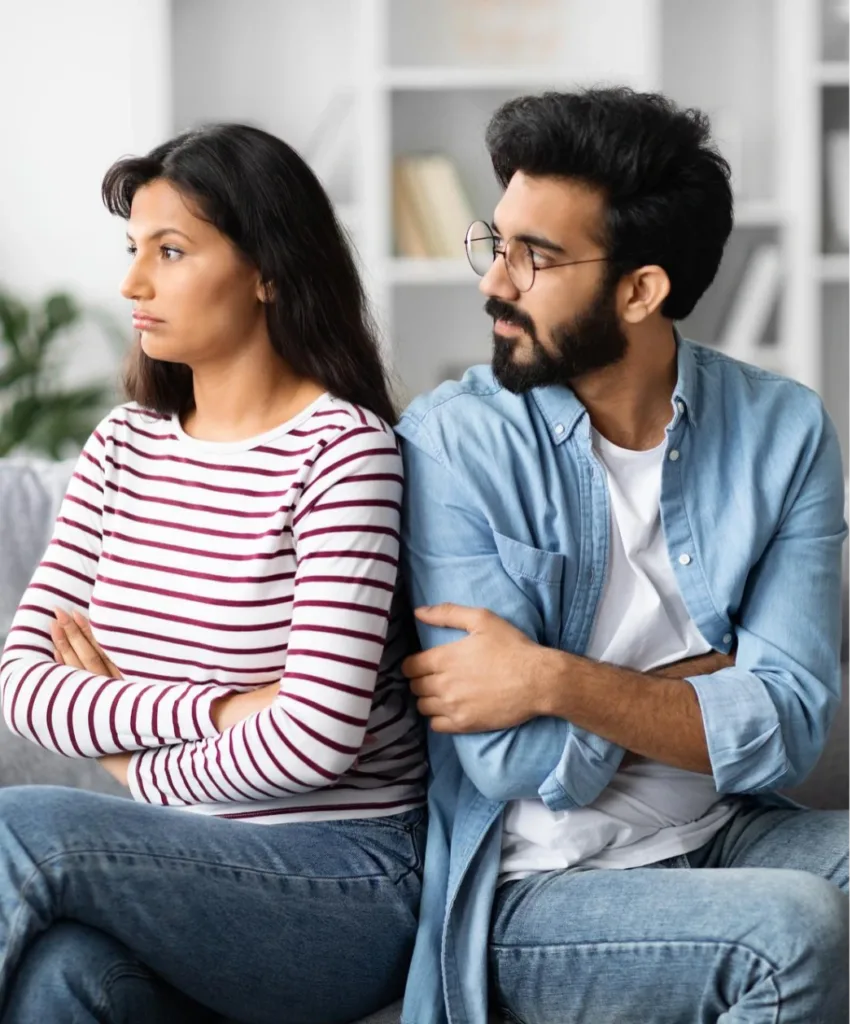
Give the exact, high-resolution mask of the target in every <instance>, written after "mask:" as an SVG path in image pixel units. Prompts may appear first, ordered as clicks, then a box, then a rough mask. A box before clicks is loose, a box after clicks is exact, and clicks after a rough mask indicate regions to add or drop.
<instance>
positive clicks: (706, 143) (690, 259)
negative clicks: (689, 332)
mask: <svg viewBox="0 0 852 1024" xmlns="http://www.w3.org/2000/svg"><path fill="white" fill-rule="evenodd" d="M486 144H487V146H488V151H489V153H490V154H491V162H492V165H493V167H494V171H495V173H496V175H497V178H498V180H499V181H500V182H501V184H502V185H503V187H504V188H505V186H506V185H508V183H509V180H510V179H511V177H512V175H513V174H514V173H515V172H516V171H522V172H523V173H524V174H528V175H531V176H534V177H539V176H540V177H544V176H548V177H549V176H554V177H562V178H574V179H576V180H579V181H584V182H586V183H587V184H589V185H591V186H592V187H593V188H596V189H600V190H601V191H602V192H603V193H604V196H605V199H606V214H605V222H604V225H603V235H604V237H603V238H601V239H600V241H601V242H602V244H603V245H604V247H605V248H606V250H607V253H608V255H609V256H610V258H611V260H612V261H613V262H612V264H611V265H612V268H613V271H614V276H615V278H616V280H617V278H618V277H619V276H620V275H621V274H624V273H628V272H629V271H631V270H634V269H636V267H641V266H643V265H646V264H651V263H653V264H656V265H658V266H660V267H662V268H663V270H665V272H666V273H667V274H668V276H669V280H670V282H671V291H670V293H669V295H668V297H667V298H666V300H665V302H664V303H663V306H662V314H663V316H665V317H670V318H671V319H672V320H682V319H683V318H684V317H686V316H688V315H689V314H690V313H691V312H692V309H693V307H694V306H695V304H696V302H698V300H699V299H700V298H701V296H702V295H703V294H704V292H705V291H706V290H707V288H708V287H709V285H710V283H711V281H712V280H713V278H714V277H715V276H716V271H717V270H718V269H719V263H720V261H721V259H722V252H723V250H724V248H725V243H726V242H727V240H728V236H729V235H730V233H731V228H732V227H733V197H732V194H731V181H730V178H731V170H730V167H729V166H728V164H727V162H726V161H725V159H724V158H723V157H722V156H721V154H720V153H719V151H718V150H717V149H716V147H715V145H714V144H713V141H712V139H711V136H710V122H709V119H708V118H707V116H706V115H705V114H702V113H701V111H700V110H694V109H686V110H683V109H680V108H679V107H677V106H675V104H674V103H673V102H672V101H671V100H669V99H666V97H665V96H661V95H660V94H659V93H638V92H634V91H633V90H632V89H628V88H613V89H587V90H584V91H582V92H575V93H556V92H551V93H545V94H544V95H542V96H519V97H517V98H516V99H512V100H509V101H508V102H507V103H505V104H504V105H503V106H502V107H500V109H499V110H498V111H497V112H496V113H495V114H494V116H493V117H492V118H491V121H490V123H489V125H488V128H487V130H486Z"/></svg>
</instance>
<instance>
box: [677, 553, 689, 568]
mask: <svg viewBox="0 0 852 1024" xmlns="http://www.w3.org/2000/svg"><path fill="white" fill-rule="evenodd" d="M678 561H679V562H680V564H681V565H689V563H690V562H691V561H692V557H691V555H688V554H687V553H686V552H685V551H684V553H683V554H682V555H681V556H680V558H678Z"/></svg>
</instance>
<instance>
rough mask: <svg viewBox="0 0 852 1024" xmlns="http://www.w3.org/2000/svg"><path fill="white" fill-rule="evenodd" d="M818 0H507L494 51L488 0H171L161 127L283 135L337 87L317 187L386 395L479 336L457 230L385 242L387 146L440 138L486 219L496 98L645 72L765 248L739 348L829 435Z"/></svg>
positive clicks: (434, 370)
mask: <svg viewBox="0 0 852 1024" xmlns="http://www.w3.org/2000/svg"><path fill="white" fill-rule="evenodd" d="M838 2H839V0H748V2H747V3H743V2H742V0H714V2H713V3H708V2H707V0H629V2H628V0H552V2H551V0H525V3H524V5H523V7H524V18H523V19H522V20H521V21H519V20H518V19H517V7H518V4H517V3H516V4H515V5H514V7H515V18H514V21H513V23H512V31H513V32H514V36H513V37H512V42H511V45H509V46H508V47H507V48H506V49H505V53H502V54H501V53H500V52H499V45H497V47H496V49H495V40H496V41H497V44H499V41H500V32H504V34H505V25H502V26H501V24H500V23H499V18H497V16H496V15H495V18H497V20H496V21H494V23H493V24H492V23H491V22H489V21H488V18H489V11H494V10H495V9H497V10H498V14H499V8H500V3H501V0H312V3H311V4H310V5H306V4H303V3H300V2H299V0H252V10H253V12H254V13H255V15H256V17H253V18H252V19H246V18H245V5H244V3H243V2H242V0H173V6H174V10H175V12H176V17H177V20H178V25H179V27H181V26H182V30H181V31H178V32H176V33H175V44H174V45H175V48H176V50H175V53H174V55H173V68H174V75H175V78H176V90H177V92H178V93H180V96H182V97H183V101H182V102H177V108H178V109H180V111H181V115H182V123H181V124H179V125H176V127H185V126H186V122H187V121H188V120H191V119H192V117H193V111H195V112H196V113H197V115H198V118H199V119H208V120H209V119H211V117H213V116H216V115H217V114H220V115H221V116H223V117H231V118H233V117H241V118H243V119H249V120H253V121H254V122H255V123H260V124H262V125H263V126H265V127H268V128H270V130H272V131H275V132H276V133H278V134H280V135H282V136H283V137H284V138H286V139H287V140H288V141H290V142H292V143H293V144H294V145H296V147H297V148H300V147H301V146H302V145H303V142H304V139H305V138H306V137H307V136H308V135H309V129H310V127H311V125H312V124H313V123H315V121H316V119H317V118H318V117H319V116H320V115H321V113H322V108H323V106H324V104H325V103H326V102H328V100H329V97H331V96H332V95H333V94H334V92H335V90H340V89H348V90H351V91H352V93H353V94H354V98H355V104H354V115H353V116H354V119H355V124H354V127H355V131H354V133H353V137H354V139H355V140H356V141H355V144H354V145H353V150H352V154H351V161H349V164H348V166H347V168H346V179H345V182H344V183H343V184H341V183H340V182H337V183H335V184H334V186H333V187H332V186H331V184H330V186H329V187H330V188H331V191H332V197H333V199H334V200H335V201H336V203H337V206H338V211H339V214H340V217H341V220H342V221H343V223H344V224H345V225H346V227H347V230H348V231H349V232H350V235H351V237H352V238H353V240H354V241H355V243H356V245H357V249H358V253H359V260H360V265H361V267H362V270H363V272H364V276H365V281H366V284H367V288H368V291H369V294H370V296H371V299H372V301H373V304H374V307H375V310H376V313H377V318H378V320H379V323H380V326H381V327H382V330H383V337H384V339H385V342H386V354H387V357H388V360H389V361H390V362H392V363H393V365H394V366H395V368H396V370H397V373H398V375H399V377H400V378H401V380H402V384H403V395H402V397H403V398H405V397H407V396H408V395H410V394H413V393H416V392H419V391H422V390H425V389H427V388H430V387H433V386H434V385H435V384H437V383H438V381H439V379H440V377H441V376H442V375H444V374H446V373H448V372H453V371H454V370H457V369H460V368H463V367H464V366H465V365H466V364H470V363H473V362H480V361H487V360H488V359H489V358H490V348H491V340H490V322H489V321H488V319H487V318H486V317H485V316H484V314H483V312H482V305H483V302H484V300H483V297H482V296H481V295H480V293H479V292H478V289H477V278H476V277H475V275H474V274H473V273H472V272H471V271H470V270H469V268H468V267H467V264H466V261H465V260H464V257H463V253H462V247H461V239H460V240H459V255H458V259H449V260H447V259H443V260H423V259H403V258H399V257H397V256H396V255H395V251H394V245H393V225H392V218H391V205H392V164H393V159H394V157H395V156H396V155H398V154H403V153H412V152H413V153H417V152H431V151H438V152H445V153H447V155H449V156H450V157H451V158H452V159H453V161H454V163H455V165H456V166H457V168H458V170H459V173H460V176H461V179H462V182H463V184H464V186H465V189H466V191H467V192H468V193H469V196H470V199H471V204H472V206H473V208H474V210H475V212H476V215H477V216H482V217H484V218H486V219H487V218H489V217H490V215H491V212H492V210H493V206H494V204H495V203H496V201H497V199H498V197H499V188H498V186H497V184H496V182H495V181H494V178H493V174H492V171H491V168H490V162H489V160H488V157H487V154H486V151H485V146H484V139H483V132H484V127H485V124H486V123H487V120H488V118H489V116H490V114H491V113H492V112H493V110H494V109H495V108H496V107H497V106H498V105H499V104H500V103H501V102H503V100H505V99H507V98H509V97H510V96H513V95H518V94H520V93H524V92H541V91H543V90H545V89H548V88H557V89H570V88H575V87H578V86H585V85H596V84H626V85H630V86H633V87H635V88H638V89H650V90H655V89H661V90H663V91H664V92H666V93H667V94H669V95H671V96H672V98H673V99H675V100H676V101H677V102H678V103H681V104H685V105H694V106H698V107H700V108H701V109H703V110H706V111H707V112H708V113H709V114H710V115H711V119H712V120H713V123H714V128H715V129H716V132H717V135H718V137H719V141H720V145H721V148H722V151H723V153H725V155H726V156H728V157H729V158H730V159H731V162H732V164H733V165H734V169H735V186H736V188H735V191H736V208H735V221H736V226H735V236H736V240H737V244H739V243H742V244H745V243H748V244H752V242H753V243H754V244H759V243H761V242H765V241H775V242H777V243H778V245H779V246H780V247H781V251H782V256H783V266H784V278H783V282H782V287H781V289H780V292H781V296H782V298H781V300H780V304H779V308H778V311H777V313H776V315H774V316H773V318H772V322H771V323H770V324H769V325H768V327H767V329H766V336H765V337H764V338H763V339H762V343H761V345H760V347H759V348H757V349H755V353H754V359H755V361H758V362H762V363H763V364H764V365H766V366H767V367H771V368H772V369H776V370H781V371H782V372H785V373H788V374H789V375H790V376H793V377H795V378H797V379H799V380H802V381H803V382H805V383H807V384H808V385H810V386H812V387H814V388H816V389H817V390H819V391H820V392H822V393H823V394H824V395H825V396H826V399H827V401H828V402H829V405H830V407H831V406H832V405H833V407H832V408H831V411H832V413H833V415H834V416H835V419H836V420H837V421H838V424H839V426H840V427H841V432H842V433H844V434H845V433H846V430H845V421H844V417H848V393H847V392H848V387H847V381H846V378H845V377H844V378H843V382H842V388H841V386H840V385H839V384H838V379H839V375H840V374H841V373H842V367H843V363H844V359H845V360H846V363H847V364H848V297H847V286H848V281H849V257H848V252H840V251H837V247H836V246H832V245H829V244H828V243H827V241H826V229H825V206H824V204H825V198H824V192H825V187H824V167H823V151H824V146H823V133H824V131H825V130H826V126H828V127H832V126H834V127H838V124H837V122H838V118H839V117H840V113H839V112H840V111H842V97H843V96H845V97H846V100H845V102H846V103H847V105H848V87H849V61H848V41H845V42H844V41H843V40H842V39H841V38H840V34H839V33H838V32H837V31H836V30H834V29H827V28H826V26H827V22H826V20H825V16H826V14H827V13H830V12H831V11H832V10H835V9H836V8H837V5H838ZM548 18H551V19H552V20H553V25H552V27H548V21H547V19H548ZM253 40H254V44H253V43H252V41H253ZM252 45H254V47H255V50H253V49H252ZM257 48H259V51H260V54H261V55H262V59H257V52H255V51H256V49H257ZM279 51H280V52H281V53H282V59H280V60H278V61H276V62H273V61H271V60H269V57H268V56H266V55H271V54H274V53H276V52H279ZM187 68H188V69H189V70H187ZM264 68H266V69H267V70H266V71H265V72H264V71H263V69H264ZM262 74H265V75H266V77H265V78H263V77H262ZM182 76H183V85H181V78H182ZM210 81H214V82H215V88H214V90H213V91H212V92H211V89H210V88H208V85H205V83H208V84H209V82H210ZM180 96H179V97H178V100H180ZM733 242H734V240H733V239H732V243H733ZM733 250H734V245H733V244H732V247H731V252H733ZM723 269H724V264H723ZM729 269H730V268H729ZM728 277H729V278H730V272H729V274H728ZM723 278H724V275H723V274H722V273H721V272H720V277H719V282H717V283H718V284H719V287H717V288H716V289H715V290H714V289H712V288H711V290H710V292H708V295H707V296H706V297H705V299H702V302H701V303H700V304H699V307H698V309H697V310H696V315H695V316H694V317H693V318H690V320H689V321H687V323H686V324H685V325H684V326H685V330H686V333H687V334H689V335H690V336H693V337H696V338H697V340H701V341H705V342H708V343H711V344H712V343H713V342H714V341H715V340H716V339H715V336H714V335H715V331H716V329H717V326H714V324H716V325H717V324H718V322H719V319H720V317H721V316H722V315H723V313H724V311H725V309H726V307H727V306H728V305H729V304H730V301H731V298H732V294H731V292H730V288H731V285H730V284H729V285H728V288H729V291H728V292H727V293H726V292H725V290H724V288H722V287H721V283H722V282H723Z"/></svg>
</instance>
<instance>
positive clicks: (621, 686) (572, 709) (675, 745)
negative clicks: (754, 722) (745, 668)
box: [540, 651, 712, 775]
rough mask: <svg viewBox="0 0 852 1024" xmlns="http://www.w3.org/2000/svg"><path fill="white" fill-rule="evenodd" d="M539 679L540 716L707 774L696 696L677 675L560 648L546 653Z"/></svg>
mask: <svg viewBox="0 0 852 1024" xmlns="http://www.w3.org/2000/svg"><path fill="white" fill-rule="evenodd" d="M708 667H709V666H708ZM663 671H665V670H663ZM694 674H696V675H700V674H702V673H701V672H696V673H694ZM540 678H541V701H542V705H541V709H540V713H541V714H546V715H554V716H556V717H557V718H564V719H565V720H566V721H569V722H572V723H573V724H574V725H577V726H579V727H580V728H582V729H587V730H588V731H589V732H593V733H595V734H596V735H598V736H602V737H603V738H604V739H608V740H610V741H611V742H613V743H617V744H619V745H620V746H622V747H624V748H625V749H626V750H629V751H632V752H633V753H636V754H640V755H641V756H643V757H648V758H651V759H652V760H655V761H662V762H663V763H664V764H670V765H673V766H674V767H676V768H685V769H686V770H687V771H693V772H702V773H704V774H706V775H709V774H711V771H712V769H711V766H710V758H709V755H708V753H707V740H706V737H705V733H704V722H703V720H702V717H701V708H700V706H699V704H698V697H697V696H696V693H695V690H694V689H693V688H692V687H691V686H690V685H689V683H687V682H684V680H683V679H682V678H667V677H665V676H662V675H656V674H650V675H645V674H644V673H642V672H632V671H630V670H629V669H622V668H616V667H615V666H613V665H606V664H604V663H601V662H596V661H591V660H589V659H587V658H581V657H578V656H577V655H573V654H566V653H565V652H564V651H549V652H548V653H547V655H546V657H545V658H544V659H543V666H542V674H541V677H540Z"/></svg>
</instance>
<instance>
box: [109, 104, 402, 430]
mask: <svg viewBox="0 0 852 1024" xmlns="http://www.w3.org/2000/svg"><path fill="white" fill-rule="evenodd" d="M155 179H163V180H165V181H168V182H171V183H172V184H173V185H174V186H175V187H176V188H177V189H178V190H179V191H180V192H181V193H182V194H183V195H185V196H186V197H187V198H189V199H191V200H192V201H193V202H194V203H195V204H196V205H197V207H198V209H199V212H200V214H201V216H203V217H205V218H206V219H207V220H209V222H210V223H211V224H213V225H214V226H215V227H216V228H218V229H219V231H221V232H222V233H223V234H224V235H227V237H228V238H229V239H230V240H231V241H232V242H233V243H234V244H235V245H236V246H237V248H238V249H239V250H240V251H241V252H242V253H243V254H244V255H245V256H246V257H247V259H248V260H250V262H251V263H252V264H253V265H254V266H256V267H257V268H258V270H259V271H260V274H261V277H262V279H263V281H264V282H265V283H266V284H267V285H268V286H269V293H270V301H269V302H267V303H266V306H265V308H266V320H267V327H268V330H269V338H270V340H271V342H272V346H273V348H274V349H275V351H276V352H277V353H278V354H279V355H280V356H281V357H282V359H284V360H285V361H286V362H287V364H288V365H289V366H290V367H291V368H292V369H293V371H294V373H296V374H298V375H300V376H302V377H307V378H310V379H312V380H316V381H318V382H319V383H320V384H321V385H322V386H323V387H324V388H326V389H327V390H328V391H330V392H331V393H332V394H334V395H336V396H338V397H339V398H343V399H346V400H348V401H350V402H355V403H357V404H358V405H361V406H363V407H364V408H366V409H369V410H370V411H371V412H374V413H376V415H378V416H381V417H382V419H384V420H386V421H387V422H388V423H391V424H392V423H394V421H395V419H396V410H395V408H394V403H393V400H392V398H391V394H390V387H389V383H388V377H387V374H386V371H385V368H384V366H383V364H382V359H381V356H380V352H379V345H378V341H377V337H376V328H375V324H374V322H373V319H372V317H371V315H370V312H369V309H368V306H367V302H366V297H365V294H364V289H363V286H362V284H361V279H360V277H359V275H358V270H357V268H356V266H355V261H354V259H353V257H352V252H351V250H350V247H349V243H348V241H347V239H346V236H345V234H344V232H343V230H342V229H341V227H340V224H339V223H338V221H337V218H336V217H335V214H334V210H333V208H332V205H331V202H330V200H329V198H328V196H327V195H326V193H325V191H324V189H323V187H322V185H321V184H320V183H319V181H318V180H317V178H316V176H315V175H314V173H313V171H311V169H310V168H309V167H308V165H307V164H306V163H305V162H304V160H302V158H301V157H300V156H299V155H298V154H297V153H296V152H295V151H294V150H293V149H291V148H290V146H288V145H287V143H286V142H282V141H281V139H277V138H275V136H273V135H269V134H268V133H267V132H264V131H261V130H260V129H258V128H252V127H249V126H247V125H241V124H214V125H210V126H208V127H205V128H201V129H198V130H195V131H188V132H184V133H183V134H181V135H178V136H177V138H174V139H172V140H171V141H170V142H166V143H163V145H161V146H157V147H156V148H155V149H152V150H151V152H150V153H149V154H148V155H147V156H143V157H125V158H124V159H122V160H119V161H117V162H116V163H114V164H113V165H112V167H110V169H109V170H108V171H107V173H106V175H105V176H104V180H103V184H102V186H101V195H102V197H103V201H104V204H105V205H106V207H107V209H108V210H109V211H110V213H112V214H115V215H117V216H119V217H123V218H124V219H125V220H126V219H127V218H128V217H129V216H130V206H131V203H132V201H133V196H134V195H135V194H136V191H137V189H139V188H141V187H142V186H143V185H146V184H147V183H148V182H151V181H153V180H155ZM124 386H125V391H126V393H127V397H128V398H129V399H130V400H131V401H136V402H138V403H139V404H140V405H142V406H144V407H145V408H148V409H152V410H154V411H155V412H158V413H160V414H161V415H170V414H172V413H178V414H179V415H183V414H185V413H187V412H189V411H190V410H191V409H192V408H193V407H194V397H193V390H192V371H191V370H190V368H189V367H188V366H186V365H185V364H183V363H169V362H165V361H163V360H159V359H151V358H150V357H149V356H147V355H145V353H144V352H143V351H142V349H141V346H138V345H137V346H136V348H135V350H134V352H133V353H132V355H131V359H130V363H129V365H128V369H127V372H126V375H125V380H124Z"/></svg>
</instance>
